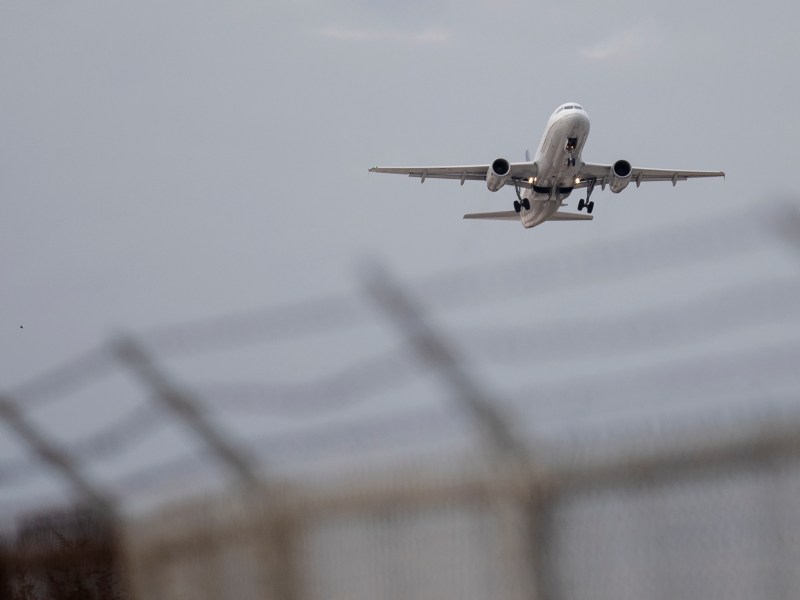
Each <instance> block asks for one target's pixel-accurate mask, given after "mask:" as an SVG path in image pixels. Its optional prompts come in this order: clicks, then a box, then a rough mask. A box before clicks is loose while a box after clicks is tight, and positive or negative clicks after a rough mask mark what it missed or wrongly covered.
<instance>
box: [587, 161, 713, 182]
mask: <svg viewBox="0 0 800 600" xmlns="http://www.w3.org/2000/svg"><path fill="white" fill-rule="evenodd" d="M611 169H612V165H597V164H591V163H584V164H583V165H581V167H580V169H578V175H577V178H578V179H579V180H580V182H579V183H578V184H577V185H576V186H575V187H576V188H583V187H586V185H587V183H588V182H589V180H595V181H596V182H597V183H598V184H600V186H601V187H605V186H606V185H607V184H608V182H609V180H610V179H611ZM698 177H725V173H724V172H723V171H681V170H679V169H643V168H641V167H632V168H631V183H635V184H636V187H639V186H640V185H641V184H643V183H647V182H649V181H671V182H672V185H675V184H676V183H677V182H679V181H686V180H687V179H695V178H698Z"/></svg>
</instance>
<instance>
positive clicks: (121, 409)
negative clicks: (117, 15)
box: [0, 211, 800, 600]
mask: <svg viewBox="0 0 800 600" xmlns="http://www.w3.org/2000/svg"><path fill="white" fill-rule="evenodd" d="M766 217H767V218H761V219H760V218H756V216H755V215H753V214H749V213H745V214H740V215H730V216H725V217H722V218H719V219H715V220H713V221H696V222H694V223H691V224H687V225H685V226H684V227H682V228H674V227H669V228H664V229H661V230H654V231H651V232H646V233H643V234H636V235H634V236H631V237H629V238H624V239H617V240H610V241H608V242H604V243H601V244H594V245H591V246H587V247H586V248H579V249H576V250H575V251H574V252H572V253H568V254H560V255H554V256H544V257H538V256H537V257H534V258H532V259H531V260H529V261H526V262H521V263H519V264H511V265H510V266H505V265H493V266H490V267H489V268H481V269H479V268H475V269H468V270H465V271H462V272H454V273H448V274H442V275H440V276H437V277H434V278H430V279H428V280H418V281H416V282H412V283H408V282H403V283H401V282H398V281H397V280H395V279H394V278H392V277H391V276H390V275H389V274H388V273H387V272H386V271H384V270H382V269H379V268H373V269H371V270H367V271H365V272H364V273H363V278H362V283H363V287H362V293H361V294H355V295H341V296H327V297H320V298H316V299H311V300H308V301H306V302H302V303H297V304H293V305H288V306H282V307H274V308H269V309H266V310H261V311H253V312H251V313H246V314H239V315H233V316H227V317H220V318H217V319H210V320H205V321H198V322H194V323H188V324H183V325H179V326H173V327H166V328H162V329H160V330H158V331H151V332H145V333H140V334H138V335H135V336H128V337H125V338H121V339H115V340H112V341H111V342H110V343H109V344H108V345H106V346H103V347H101V348H99V349H97V350H94V351H91V352H89V353H87V354H86V355H84V356H80V357H77V358H75V359H73V360H71V361H70V362H69V363H66V364H64V365H62V366H60V367H57V368H56V369H53V370H51V371H49V372H47V373H44V374H43V375H42V376H41V377H38V378H36V379H35V380H32V381H30V382H27V383H26V384H24V385H21V386H18V387H17V388H16V389H13V390H10V391H9V392H7V393H6V394H4V395H3V396H2V397H0V420H2V421H3V422H4V423H5V425H6V426H7V430H8V431H9V432H12V433H13V435H14V436H15V438H16V439H18V440H19V441H20V442H21V443H22V445H23V446H24V447H25V448H26V449H27V452H28V454H29V455H25V456H18V457H14V458H5V457H4V458H3V459H2V460H0V497H2V495H3V493H7V495H8V497H9V498H10V500H7V506H11V507H12V508H11V509H9V510H8V512H7V513H6V512H0V516H3V517H4V519H3V520H4V521H8V520H9V519H10V518H11V517H10V515H13V518H15V519H17V523H18V524H17V526H16V528H14V529H13V530H12V532H11V533H9V534H8V535H6V536H5V537H6V542H5V545H4V546H3V549H2V552H0V597H2V598H5V597H9V598H13V599H14V600H22V599H25V600H27V599H28V598H37V599H38V598H52V599H54V600H55V599H62V598H94V597H97V598H101V597H102V598H117V597H119V598H127V597H135V598H141V599H144V598H147V599H150V598H153V599H156V600H158V599H165V600H166V599H173V598H174V599H183V598H193V599H194V598H198V599H203V598H209V599H211V598H227V597H231V596H234V597H241V598H276V599H286V600H314V599H316V598H323V597H324V598H343V599H344V598H357V597H371V598H386V599H394V598H403V599H404V600H406V599H412V598H430V597H436V598H438V599H442V598H451V597H452V598H456V597H458V598H460V599H464V598H486V597H488V596H491V597H493V598H496V599H501V598H508V599H514V600H516V599H517V598H529V599H536V600H554V599H555V600H562V599H563V600H568V599H582V598H592V599H604V598H609V599H610V598H615V599H627V598H630V599H634V598H637V599H638V598H643V597H647V598H654V599H659V598H665V599H666V598H674V597H682V598H703V599H704V600H705V599H716V598H720V599H722V598H725V600H736V599H739V598H742V599H744V598H752V597H754V596H758V597H766V598H776V599H783V598H786V599H789V598H796V597H797V595H798V593H800V581H798V572H799V571H798V569H797V568H796V566H797V564H798V558H800V556H798V554H800V528H799V526H800V509H798V505H797V503H796V500H795V499H796V498H797V497H798V495H797V494H798V491H800V489H798V487H799V486H800V470H799V469H798V464H799V463H798V455H799V454H800V396H799V394H800V369H798V365H800V342H799V341H798V340H800V312H798V311H797V307H798V306H800V278H798V273H797V266H798V255H797V253H796V251H797V249H798V248H800V225H799V220H798V213H797V212H794V211H788V212H783V213H780V214H778V216H777V217H775V216H774V215H773V216H772V217H770V215H767V216H766ZM787 249H789V250H790V252H787ZM662 285H663V286H678V285H679V286H681V289H682V290H689V293H688V294H684V295H681V294H680V293H677V292H676V291H675V290H674V289H673V290H671V291H670V292H669V293H667V292H666V291H665V292H663V293H662V291H661V290H659V289H658V286H662ZM665 298H666V299H667V300H666V301H665V300H664V299H665ZM498 306H499V307H500V308H498ZM486 307H488V308H489V309H491V312H492V314H493V315H497V314H499V315H501V317H500V318H497V317H494V316H492V317H487V316H485V314H482V313H481V311H484V309H485V308H486ZM559 307H566V308H564V309H563V310H561V312H559ZM570 307H571V308H570ZM609 307H610V308H609ZM620 307H621V308H620ZM596 308H597V309H599V310H598V311H597V313H598V314H595V309H596ZM612 309H616V312H615V310H612ZM459 311H464V312H462V313H459ZM503 315H505V317H504V318H503ZM565 365H569V368H567V367H565ZM109 399H112V400H113V401H111V402H109V401H108V400H109ZM82 402H83V403H84V404H82V405H81V404H80V403H82ZM79 405H80V406H82V408H81V409H80V410H81V411H82V414H90V415H92V416H93V418H96V419H97V420H98V422H99V420H100V419H101V416H102V418H103V419H104V420H103V421H102V425H96V426H94V427H88V428H85V429H84V431H83V433H81V434H80V435H77V436H65V435H63V434H62V433H63V432H61V431H60V428H59V427H57V426H50V427H48V424H49V423H52V422H54V421H55V422H58V420H59V419H62V420H66V419H68V418H70V415H71V414H74V412H75V411H76V410H78V409H75V408H73V407H75V406H79ZM59 411H60V412H59ZM106 413H108V414H106ZM90 421H91V419H90ZM89 424H90V425H91V424H92V423H89ZM80 425H81V426H83V425H84V423H80ZM137 452H138V453H140V454H138V455H137ZM132 456H133V457H134V458H131V457H132ZM136 456H138V458H135V457H136ZM154 457H156V458H157V459H158V460H155V461H154V460H153V458H154ZM42 466H44V467H46V470H42V469H41V467H42ZM42 473H46V474H52V476H51V475H46V476H45V480H46V482H49V480H50V479H56V477H53V476H57V478H58V479H59V480H61V481H63V482H64V483H65V484H66V486H65V489H67V490H68V491H69V493H70V494H71V495H72V498H73V499H74V501H77V502H78V503H80V504H82V505H86V506H89V507H90V508H89V509H88V511H89V512H84V511H79V512H77V513H68V512H64V510H65V509H64V507H65V506H67V505H68V504H69V500H68V499H67V498H66V497H64V495H63V494H62V500H61V501H60V502H54V501H53V500H52V497H51V496H48V495H47V494H46V493H43V492H42V491H41V489H40V488H42V487H43V484H37V482H36V479H35V478H36V477H37V476H41V475H42ZM217 473H220V474H222V475H223V476H224V479H222V480H221V481H220V480H219V479H218V478H216V474H217ZM198 482H205V483H204V484H203V485H199V483H198ZM26 486H27V487H26ZM20 490H23V491H22V492H20ZM25 490H28V491H29V495H26V494H25V493H23V492H24V491H25ZM223 490H224V491H223ZM43 496H44V498H43ZM148 496H153V497H154V498H157V500H152V499H151V500H149V503H148V502H144V503H143V500H142V498H147V497H148ZM198 498H201V499H198ZM169 502H172V505H171V506H170V507H169V508H163V507H164V506H166V505H167V504H168V503H169ZM53 504H56V505H57V506H59V508H58V510H57V511H56V512H55V513H53V512H52V509H51V508H49V507H52V505H53ZM32 509H37V510H38V513H36V511H34V513H35V514H40V515H44V516H39V517H35V518H31V517H24V516H22V517H17V515H24V514H26V513H30V512H31V510H32ZM58 515H61V516H58ZM65 515H66V516H65ZM87 515H88V516H87ZM34 532H38V533H34Z"/></svg>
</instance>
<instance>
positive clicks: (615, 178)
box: [608, 160, 633, 194]
mask: <svg viewBox="0 0 800 600" xmlns="http://www.w3.org/2000/svg"><path fill="white" fill-rule="evenodd" d="M631 173H633V169H632V168H631V163H629V162H628V161H627V160H618V161H617V162H615V163H614V164H613V165H611V178H610V179H609V180H608V187H609V188H610V189H611V191H612V192H614V193H615V194H619V193H620V192H621V191H622V190H624V189H625V188H626V187H628V184H629V183H630V182H631Z"/></svg>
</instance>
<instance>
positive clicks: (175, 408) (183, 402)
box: [115, 339, 258, 487]
mask: <svg viewBox="0 0 800 600" xmlns="http://www.w3.org/2000/svg"><path fill="white" fill-rule="evenodd" d="M115 353H116V355H117V357H118V358H119V359H120V360H121V361H122V362H123V363H124V364H125V365H126V366H127V367H129V368H130V370H131V371H132V372H133V374H134V375H135V376H136V377H137V378H138V379H139V380H141V381H142V383H144V384H145V385H146V386H147V387H149V388H151V389H152V390H153V391H154V392H155V394H154V396H153V398H154V400H155V401H156V402H158V403H159V404H160V405H161V406H162V407H164V408H166V409H167V411H168V412H169V413H170V414H172V415H173V416H174V417H175V418H176V419H178V420H179V421H182V422H183V423H184V424H185V425H186V426H187V427H188V429H189V430H190V431H191V432H192V433H193V434H194V435H196V436H197V437H198V438H200V440H201V441H202V442H203V443H204V444H205V445H206V446H208V447H209V448H210V449H211V451H212V452H213V453H214V455H215V456H216V457H217V458H218V459H219V460H220V462H221V463H222V464H223V465H225V467H227V469H228V470H229V471H231V472H233V473H234V475H235V476H236V477H237V479H239V481H241V482H242V483H243V484H245V486H248V487H249V486H253V485H255V484H256V483H257V482H258V477H257V476H256V471H255V468H254V466H253V465H252V464H251V462H250V459H249V458H248V457H247V455H246V454H245V453H244V452H243V451H241V450H240V449H238V448H236V447H235V446H234V445H233V443H232V442H231V441H230V440H228V439H226V438H225V437H224V436H223V435H222V433H220V432H219V431H218V430H217V429H216V428H215V427H214V426H213V424H212V423H211V421H209V420H208V419H206V418H205V417H204V416H203V414H202V413H201V412H200V411H199V410H198V409H197V407H196V405H195V402H193V401H192V399H191V398H190V397H189V394H188V393H187V392H185V391H183V390H181V389H179V388H178V386H176V385H175V384H174V383H173V382H172V381H170V379H169V378H168V377H167V375H166V374H165V373H164V372H163V371H162V370H161V369H159V368H158V367H157V366H156V364H155V363H154V361H153V360H152V359H151V358H150V356H149V354H148V353H147V352H146V351H145V349H144V348H142V347H141V346H140V345H139V344H137V343H136V342H134V341H133V340H131V339H123V340H121V341H119V342H117V344H116V345H115Z"/></svg>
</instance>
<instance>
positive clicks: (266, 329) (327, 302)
mask: <svg viewBox="0 0 800 600" xmlns="http://www.w3.org/2000/svg"><path fill="white" fill-rule="evenodd" d="M365 322H367V318H366V315H365V311H364V310H363V306H362V305H361V302H360V300H359V299H358V297H356V296H353V295H352V294H348V295H345V294H342V295H325V296H318V297H315V298H307V299H305V300H301V301H299V302H293V303H291V304H283V305H278V306H269V307H265V308H262V309H258V310H253V311H247V312H242V313H233V314H228V315H221V316H216V317H211V318H206V319H198V320H195V321H192V322H188V323H182V324H179V325H171V326H167V327H162V328H159V329H153V330H150V331H146V332H143V333H141V334H140V335H139V336H137V337H138V339H139V340H140V342H141V343H143V344H144V345H145V346H147V347H148V348H149V349H150V350H152V351H154V352H156V353H158V354H160V355H161V356H179V355H180V356H184V355H188V354H195V353H200V352H208V351H217V350H220V349H224V348H229V347H232V346H233V347H240V346H243V345H247V344H256V343H276V342H285V341H288V340H291V339H296V338H299V337H305V336H312V337H318V336H319V335H321V334H322V333H328V332H335V331H340V330H345V329H351V328H353V327H357V326H359V325H363V324H364V323H365Z"/></svg>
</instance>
